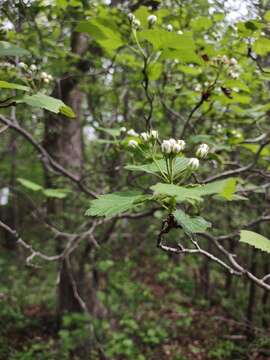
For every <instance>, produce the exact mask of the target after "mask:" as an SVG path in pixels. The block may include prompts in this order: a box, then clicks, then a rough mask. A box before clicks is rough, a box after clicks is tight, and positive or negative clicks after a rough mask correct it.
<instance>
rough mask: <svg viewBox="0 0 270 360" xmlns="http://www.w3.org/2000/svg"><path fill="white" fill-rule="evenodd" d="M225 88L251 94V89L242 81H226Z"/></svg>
mask: <svg viewBox="0 0 270 360" xmlns="http://www.w3.org/2000/svg"><path fill="white" fill-rule="evenodd" d="M224 86H225V87H227V88H237V89H239V90H243V91H246V92H250V89H249V87H248V86H247V85H246V84H244V83H243V82H242V81H240V80H226V81H225V82H224Z"/></svg>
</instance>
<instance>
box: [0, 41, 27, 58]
mask: <svg viewBox="0 0 270 360" xmlns="http://www.w3.org/2000/svg"><path fill="white" fill-rule="evenodd" d="M23 55H30V52H29V51H28V50H25V49H22V48H20V47H18V46H16V45H13V44H10V43H9V42H7V41H0V56H23Z"/></svg>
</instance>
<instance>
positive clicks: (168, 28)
mask: <svg viewBox="0 0 270 360" xmlns="http://www.w3.org/2000/svg"><path fill="white" fill-rule="evenodd" d="M167 30H168V31H170V32H172V31H173V26H172V25H171V24H168V25H167Z"/></svg>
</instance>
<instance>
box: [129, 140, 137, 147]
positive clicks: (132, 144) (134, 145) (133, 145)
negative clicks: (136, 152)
mask: <svg viewBox="0 0 270 360" xmlns="http://www.w3.org/2000/svg"><path fill="white" fill-rule="evenodd" d="M128 146H129V147H131V148H134V149H135V148H136V147H137V146H138V142H137V141H136V140H129V142H128Z"/></svg>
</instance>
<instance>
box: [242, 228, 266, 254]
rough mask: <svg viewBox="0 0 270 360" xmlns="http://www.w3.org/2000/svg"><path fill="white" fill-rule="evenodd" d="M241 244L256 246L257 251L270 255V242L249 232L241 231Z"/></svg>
mask: <svg viewBox="0 0 270 360" xmlns="http://www.w3.org/2000/svg"><path fill="white" fill-rule="evenodd" d="M240 242H243V243H246V244H249V245H252V246H254V247H255V248H257V249H260V250H263V251H266V252H268V253H270V240H269V239H267V238H266V237H264V236H262V235H260V234H257V233H255V232H253V231H249V230H241V232H240Z"/></svg>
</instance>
